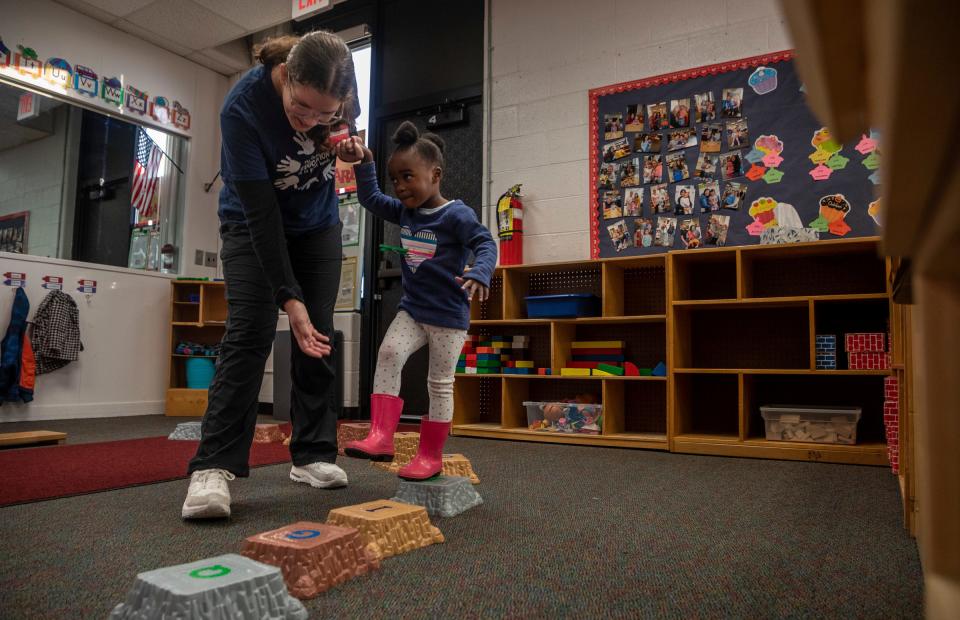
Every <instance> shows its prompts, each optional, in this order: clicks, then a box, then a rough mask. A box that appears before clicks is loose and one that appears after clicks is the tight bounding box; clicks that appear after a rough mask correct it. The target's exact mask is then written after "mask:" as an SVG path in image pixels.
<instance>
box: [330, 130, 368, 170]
mask: <svg viewBox="0 0 960 620" xmlns="http://www.w3.org/2000/svg"><path fill="white" fill-rule="evenodd" d="M336 151H337V157H339V158H340V160H341V161H342V162H343V163H345V164H356V163H359V162H361V161H363V162H367V161H373V152H372V151H371V150H370V149H368V148H367V147H366V145H364V144H363V140H361V139H360V137H359V136H350V137H349V138H347V139H346V140H341V141H340V142H338V143H337V146H336Z"/></svg>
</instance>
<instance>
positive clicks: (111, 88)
mask: <svg viewBox="0 0 960 620" xmlns="http://www.w3.org/2000/svg"><path fill="white" fill-rule="evenodd" d="M100 98H101V99H103V100H104V101H106V102H107V103H112V104H113V105H116V106H122V105H123V83H122V82H120V80H119V78H115V77H112V78H103V82H102V84H101V87H100Z"/></svg>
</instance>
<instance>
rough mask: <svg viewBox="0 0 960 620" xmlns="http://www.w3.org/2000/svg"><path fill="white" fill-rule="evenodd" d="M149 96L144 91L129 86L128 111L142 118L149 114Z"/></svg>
mask: <svg viewBox="0 0 960 620" xmlns="http://www.w3.org/2000/svg"><path fill="white" fill-rule="evenodd" d="M148 100H149V96H148V95H147V93H145V92H143V91H142V90H138V89H136V88H134V87H133V86H130V85H129V84H128V85H127V110H129V111H130V112H136V113H137V114H140V115H141V116H142V115H144V114H146V113H147V108H148V105H147V102H148Z"/></svg>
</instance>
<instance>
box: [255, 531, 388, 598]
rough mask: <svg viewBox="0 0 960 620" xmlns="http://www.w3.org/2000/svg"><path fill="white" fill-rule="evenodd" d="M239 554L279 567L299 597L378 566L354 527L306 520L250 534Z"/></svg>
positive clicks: (335, 584)
mask: <svg viewBox="0 0 960 620" xmlns="http://www.w3.org/2000/svg"><path fill="white" fill-rule="evenodd" d="M241 554H243V555H244V556H246V557H248V558H250V559H252V560H256V561H258V562H263V563H264V564H270V565H271V566H276V567H278V568H280V571H281V572H282V573H283V580H284V582H285V583H286V584H287V590H288V591H289V592H290V594H292V595H294V596H295V597H297V598H299V599H307V598H313V597H315V596H317V595H318V594H320V593H321V592H326V591H327V590H329V589H330V588H332V587H334V586H337V585H340V584H341V583H343V582H345V581H347V580H349V579H352V578H354V577H359V576H361V575H366V574H367V573H369V572H370V571H372V570H374V569H377V568H380V559H379V558H378V557H377V556H376V555H374V554H373V553H372V551H371V550H370V549H367V548H366V547H365V545H364V544H363V539H362V538H361V537H360V532H358V531H357V530H356V529H354V528H352V527H351V528H348V527H340V526H337V525H327V524H325V523H311V522H309V521H299V522H297V523H293V524H291V525H286V526H284V527H281V528H279V529H276V530H270V531H269V532H263V533H262V534H256V535H254V536H250V537H249V538H247V539H246V540H245V541H244V542H243V547H242V549H241Z"/></svg>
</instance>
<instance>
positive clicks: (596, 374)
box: [590, 368, 616, 377]
mask: <svg viewBox="0 0 960 620" xmlns="http://www.w3.org/2000/svg"><path fill="white" fill-rule="evenodd" d="M590 375H591V376H594V377H615V376H616V375H614V374H613V373H612V372H606V371H605V370H600V369H599V368H594V369H592V370H591V371H590Z"/></svg>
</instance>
